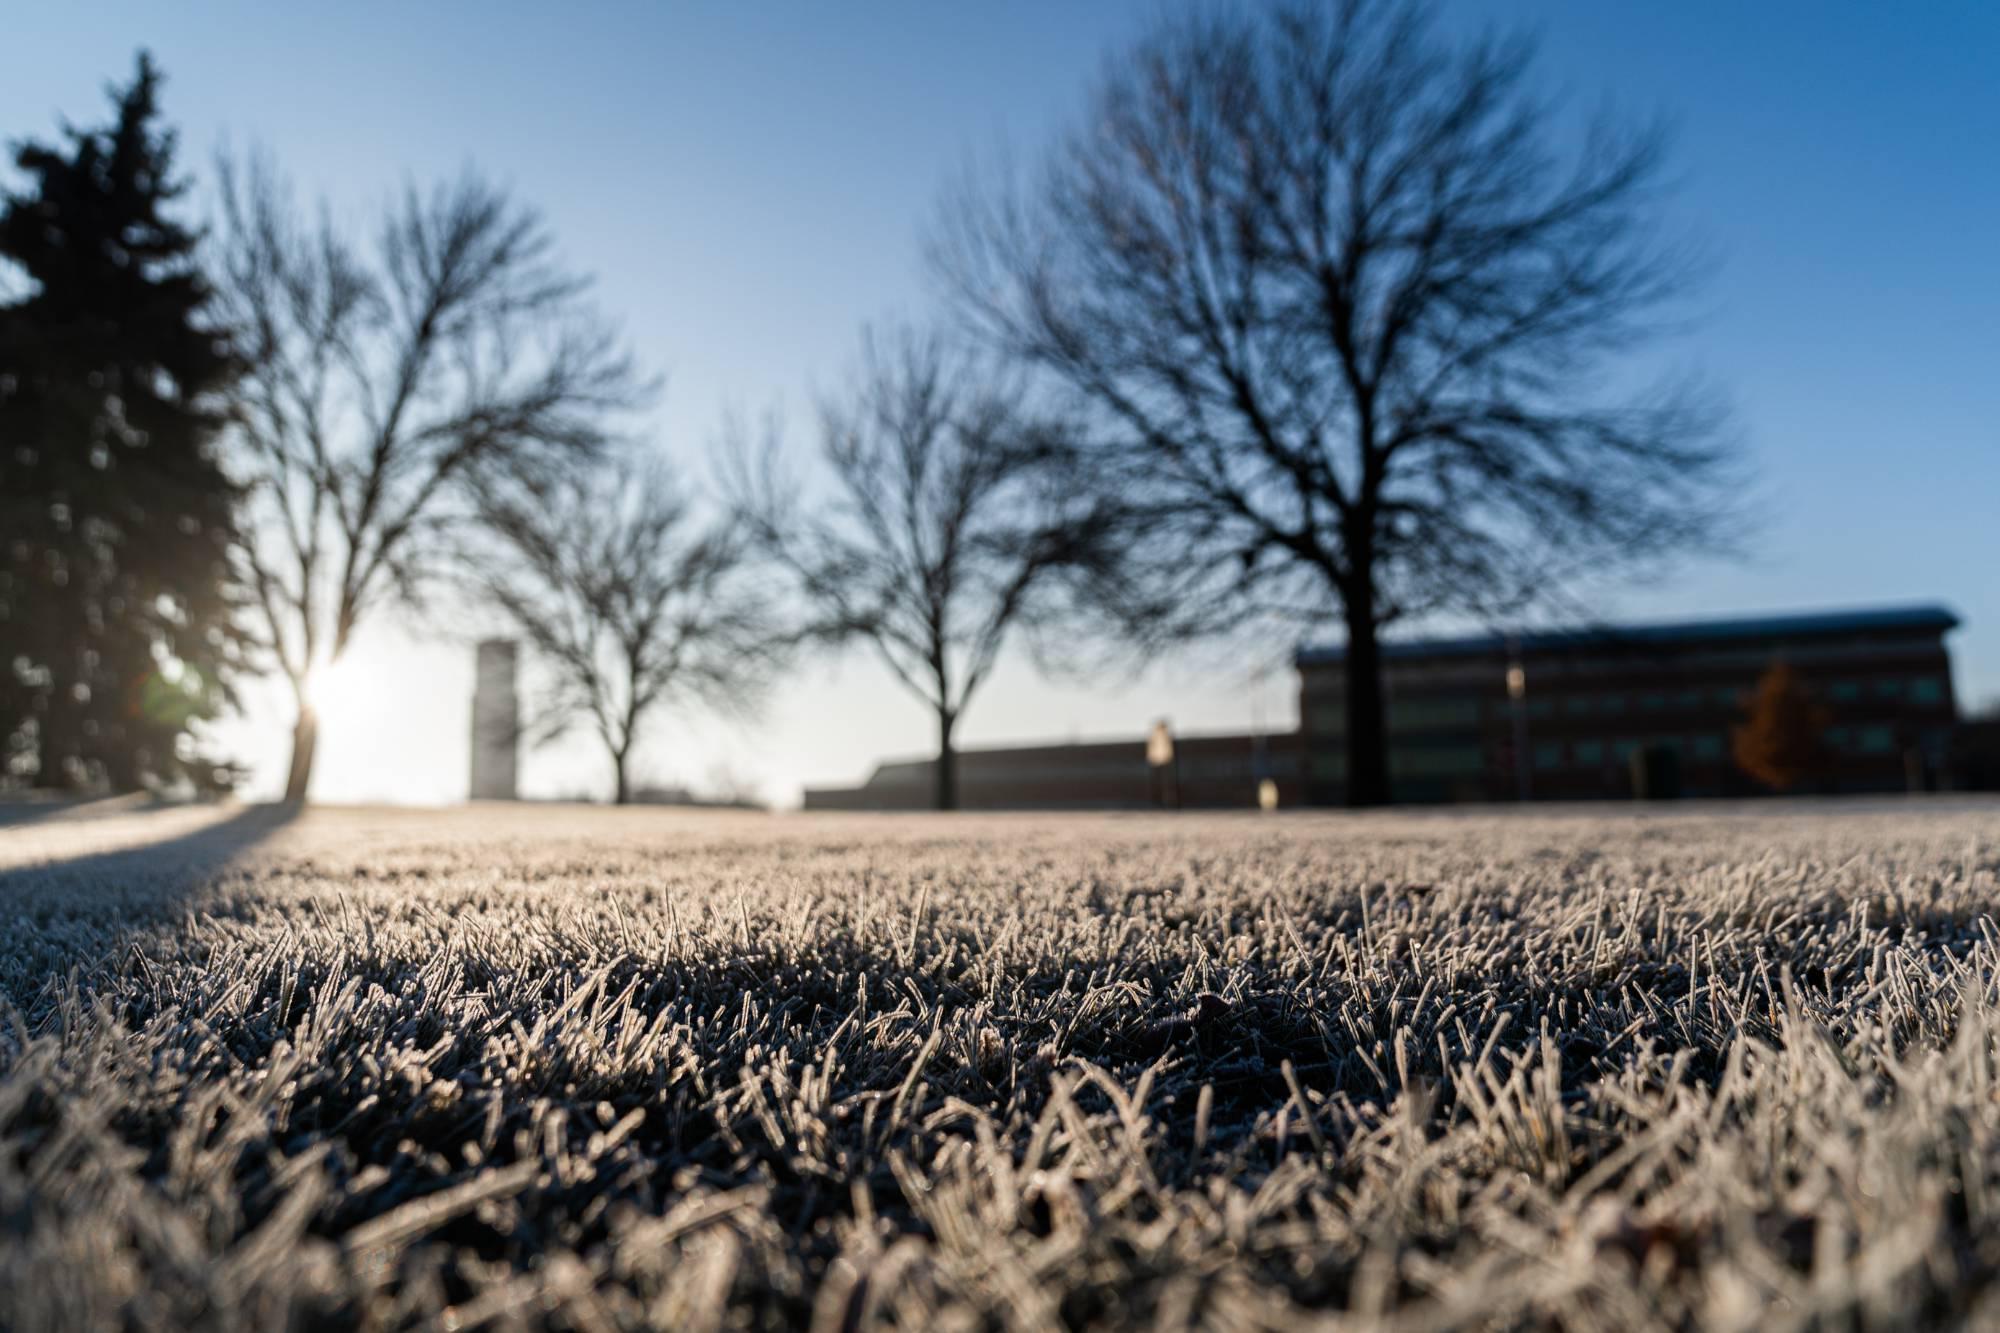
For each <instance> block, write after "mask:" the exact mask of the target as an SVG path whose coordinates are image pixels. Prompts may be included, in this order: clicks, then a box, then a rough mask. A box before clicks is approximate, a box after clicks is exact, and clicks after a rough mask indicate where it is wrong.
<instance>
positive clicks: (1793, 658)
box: [805, 606, 1958, 810]
mask: <svg viewBox="0 0 2000 1333" xmlns="http://www.w3.org/2000/svg"><path fill="white" fill-rule="evenodd" d="M1957 624H1958V619H1957V617H1956V616H1954V615H1953V614H1952V613H1951V612H1950V611H1948V610H1946V609H1944V608H1942V607H1938V606H1903V607H1888V608H1879V609H1871V610H1859V611H1835V612H1822V613H1813V614H1807V615H1779V616H1757V617H1743V618H1735V619H1723V620H1703V621H1681V622H1672V623H1665V624H1643V625H1602V626H1590V627H1584V628H1576V629H1567V630H1543V631H1535V632H1527V633H1522V634H1518V635H1473V636H1466V637H1456V638H1431V639H1415V640H1404V641H1397V642H1391V643H1387V644H1385V645H1384V647H1383V678H1384V687H1385V691H1386V696H1387V711H1388V718H1387V721H1388V728H1389V778H1390V788H1391V796H1392V798H1393V799H1394V800H1396V801H1398V802H1405V803H1412V804H1417V803H1434V802H1446V801H1512V800H1516V799H1519V798H1520V797H1521V796H1522V795H1527V796H1529V797H1531V798H1533V799H1537V800H1591V799H1604V798H1629V797H1632V796H1639V795H1647V796H1672V795H1682V796H1690V797H1713V796H1738V795H1753V794H1756V793H1758V792H1761V791H1762V790H1763V789H1762V788H1761V787H1759V786H1757V784H1756V783H1754V782H1753V781H1752V780H1751V779H1750V778H1748V777H1747V776H1745V775H1744V774H1743V773H1742V772H1740V771H1739V770H1738V769H1737V767H1736V765H1735V763H1734V762H1733V761H1732V759H1731V758H1730V733H1731V730H1732V728H1734V727H1735V726H1737V725H1738V724H1740V723H1741V722H1742V721H1743V720H1744V709H1745V705H1746V703H1747V702H1748V699H1749V696H1750V694H1751V692H1752V691H1753V690H1754V689H1755V687H1756V684H1757V680H1758V678H1759V677H1760V676H1761V675H1762V674H1763V673H1764V672H1765V671H1766V670H1767V669H1768V668H1769V667H1770V666H1771V664H1772V663H1773V662H1776V661H1779V660H1783V661H1785V662H1787V663H1789V664H1790V665H1791V666H1792V667H1793V668H1794V669H1795V670H1796V671H1797V672H1798V673H1799V675H1800V676H1802V677H1803V678H1804V680H1805V682H1806V684H1807V687H1808V688H1809V689H1810V690H1811V691H1812V692H1813V694H1814V695H1815V697H1816V698H1817V700H1818V701H1819V703H1820V704H1821V705H1822V706H1823V707H1824V708H1825V709H1826V711H1827V713H1828V717H1829V724H1828V729H1827V733H1826V741H1827V747H1828V751H1829V761H1830V762H1829V765H1828V768H1827V770H1826V772H1825V773H1824V774H1823V775H1821V776H1820V777H1819V778H1817V779H1815V780H1814V781H1813V782H1812V783H1810V784H1808V785H1807V786H1806V787H1804V788H1802V790H1807V791H1816V792H1889V791H1904V790H1908V789H1910V788H1911V787H1912V786H1927V787H1928V786H1941V785H1947V784H1948V782H1949V777H1948V775H1947V763H1948V760H1949V757H1950V755H1951V753H1952V734H1953V729H1954V726H1955V724H1956V722H1957V707H1956V703H1955V700H1954V697H1953V691H1952V677H1951V658H1950V654H1949V652H1948V651H1947V650H1946V647H1945V643H1944V636H1945V634H1946V632H1948V631H1949V630H1951V629H1952V628H1953V627H1955V626H1956V625H1957ZM1344 659H1345V654H1344V651H1343V650H1342V648H1341V647H1339V646H1338V645H1335V646H1329V647H1306V648H1303V649H1301V650H1300V651H1299V653H1298V654H1297V658H1296V662H1297V666H1298V669H1299V721H1300V725H1299V730H1298V731H1296V732H1291V733H1282V734H1278V735H1269V736H1244V735H1236V736H1184V737H1177V738H1176V741H1175V764H1174V767H1173V769H1172V770H1171V772H1170V773H1166V774H1162V773H1159V772H1156V771H1155V770H1154V769H1153V768H1151V767H1150V766H1149V765H1148V764H1147V762H1146V742H1145V740H1144V738H1140V737H1135V738H1133V739H1131V740H1124V741H1105V742H1094V743H1088V744H1075V745H1037V746H1014V747H1000V748H990V749H973V750H964V751H961V752H960V755H959V794H960V804H961V805H962V806H963V807H964V808H965V809H968V810H1005V809H1079V810H1083V809H1094V810H1115V809H1144V808H1147V807H1151V806H1158V805H1171V804H1175V803H1176V802H1175V800H1174V799H1173V789H1172V786H1171V785H1170V784H1172V783H1174V782H1175V781H1176V780H1177V783H1178V804H1180V805H1182V806H1185V807H1188V808H1212V809H1227V808H1231V807H1240V808H1252V807H1254V806H1255V805H1256V804H1257V799H1258V795H1257V793H1258V786H1259V784H1260V782H1261V781H1263V780H1265V779H1269V780H1270V781H1272V782H1273V783H1275V784H1276V786H1277V792H1278V801H1279V804H1280V805H1281V806H1286V807H1290V806H1295V805H1339V804H1341V802H1342V800H1343V798H1344V797H1345V794H1346V793H1345V782H1346V771H1347V755H1346V713H1345V690H1346V677H1345V672H1344ZM1510 676H1512V677H1513V679H1515V680H1516V681H1518V686H1519V688H1518V695H1517V694H1516V692H1515V691H1514V690H1512V689H1510V687H1509V679H1510ZM1635 761H1636V762H1635ZM931 772H932V761H930V760H927V759H912V760H903V761H897V762H891V763H885V764H883V765H881V766H880V767H879V768H877V769H876V770H875V773H874V774H873V776H871V777H870V778H869V780H868V781H867V782H866V783H864V784H863V785H862V786H859V787H851V788H838V789H819V790H811V791H808V792H806V795H805V804H806V808H807V809H842V810H920V809H926V808H928V807H929V805H930V800H931V793H932V783H931Z"/></svg>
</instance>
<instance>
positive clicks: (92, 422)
mask: <svg viewBox="0 0 2000 1333" xmlns="http://www.w3.org/2000/svg"><path fill="white" fill-rule="evenodd" d="M159 88H160V75H159V72H158V70H157V69H156V68H155V67H154V65H153V63H152V61H151V60H150V59H149V58H148V57H146V56H145V55H144V54H141V55H140V56H139V58H138V68H137V71H136V72H135V73H134V75H133V78H132V81H131V83H130V84H128V85H126V86H125V87H124V88H122V89H113V90H112V94H111V96H112V100H113V102H114V104H115V107H116V116H115V119H114V120H113V122H112V123H111V124H110V125H107V126H104V127H102V128H96V129H70V130H68V131H67V139H68V142H67V144H66V145H64V146H63V147H60V148H57V147H51V146H48V145H45V144H39V143H28V144H25V145H23V146H22V147H21V148H20V149H19V150H18V152H17V154H16V162H17V163H18V165H19V166H20V168H21V170H22V171H23V172H25V173H26V174H27V176H28V178H29V184H28V187H27V188H26V189H24V190H22V191H21V192H19V193H10V194H8V195H7V196H6V198H5V201H4V205H0V259H4V260H5V261H7V262H8V263H10V264H11V265H12V266H14V267H15V268H17V269H18V271H19V273H20V275H21V276H22V277H24V278H25V279H26V283H25V291H24V292H23V293H22V294H21V295H20V296H19V297H18V298H17V299H14V300H12V301H8V302H7V303H5V304H4V305H0V643H4V645H5V661H4V662H0V735H4V736H5V737H6V741H7V751H8V754H7V756H6V758H7V769H8V770H11V771H12V772H13V773H14V774H15V776H16V777H23V778H27V779H28V780H30V781H33V782H35V783H37V784H40V785H45V786H60V787H69V788H79V789H97V788H107V787H108V788H111V789H115V790H130V789H134V788H137V787H140V786H144V785H152V784H161V783H172V782H175V781H179V780H182V779H186V780H190V781H192V782H194V783H195V784H196V785H197V786H200V787H208V786H211V785H214V784H217V783H226V782H227V781H228V780H229V778H230V774H229V773H228V771H227V770H226V768H224V767H222V766H218V765H217V764H215V763H214V762H213V761H210V760H205V759H203V758H202V757H201V756H200V755H199V754H198V752H197V749H196V747H195V743H194V740H193V738H192V736H191V734H190V728H191V727H192V726H193V725H194V724H196V723H197V722H199V721H200V720H202V719H205V718H209V717H212V716H214V715H215V714H216V713H217V712H218V711H219V710H220V709H221V708H222V707H223V706H224V705H225V704H226V703H227V701H228V698H229V682H230V678H231V675H232V672H233V671H234V669H235V668H236V667H237V666H238V665H240V651H239V650H240V647H241V645H240V643H239V642H238V640H237V638H236V636H235V635H234V633H233V632H232V629H231V616H232V609H233V608H232V605H231V601H230V596H229V591H228V586H229V585H228V579H227V575H228V550H229V545H230V542H231V538H232V533H233V530H234V528H233V521H234V520H233V505H234V502H235V500H236V492H235V489H234V488H233V487H232V485H231V484H230V482H229V480H228V479H227V477H226V476H225V475H224V473H223V471H222V467H221V463H220V460H219V456H218V451H217V447H216V442H217V433H218V428H219V426H220V423H221V419H222V418H221V402H220V397H219V395H220V394H221V393H222V392H223V390H224V389H225V388H226V387H227V386H228V385H229V384H230V382H231V380H232V379H233V377H234V376H235V374H236V370H237V366H236V363H235V362H234V360H233V359H232V358H231V356H230V353H229V349H228V344H227V341H226V340H225V339H224V338H223V337H222V336H221V335H220V334H219V333H218V331H217V327H216V324H215V321H214V320H213V318H212V305H211V300H210V292H209V287H208V284H207V283H206V281H205V280H204V279H203V277H202V274H201V271H200V269H199V268H198V266H197V264H196V262H195V251H196V246H197V241H198V237H197V236H196V234H195V233H194V232H193V231H191V230H189V229H188V228H187V227H186V226H184V225H182V223H181V222H180V221H178V220H177V219H176V218H175V217H174V216H172V213H171V208H172V205H173V204H174V202H175V201H176V200H177V199H178V198H179V197H180V195H181V194H182V192H183V190H184V188H185V187H184V185H183V184H182V182H181V181H180V180H179V179H178V178H177V177H176V176H175V174H174V136H173V134H172V133H171V132H170V131H168V130H167V129H165V128H163V127H162V126H161V125H160V124H159V105H158V102H159ZM4 777H5V773H4V772H0V780H4Z"/></svg>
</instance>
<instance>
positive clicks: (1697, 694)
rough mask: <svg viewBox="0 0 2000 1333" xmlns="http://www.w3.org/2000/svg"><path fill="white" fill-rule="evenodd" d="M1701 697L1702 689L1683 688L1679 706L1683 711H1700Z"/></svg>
mask: <svg viewBox="0 0 2000 1333" xmlns="http://www.w3.org/2000/svg"><path fill="white" fill-rule="evenodd" d="M1702 698H1703V694H1702V691H1700V690H1683V691H1681V708H1682V710H1683V711H1685V712H1689V713H1696V712H1700V711H1701V701H1702Z"/></svg>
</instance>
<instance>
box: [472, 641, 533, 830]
mask: <svg viewBox="0 0 2000 1333" xmlns="http://www.w3.org/2000/svg"><path fill="white" fill-rule="evenodd" d="M516 661H517V650H516V647H515V643H514V641H513V640H512V639H485V640H482V641H481V642H480V644H479V649H478V657H477V659H476V661H475V665H474V669H473V686H472V784H471V794H472V799H473V800H475V801H511V800H513V799H514V798H515V796H516V794H517V787H518V783H517V779H518V777H519V765H520V748H521V703H520V699H519V697H518V696H517V695H516V693H515V676H516Z"/></svg>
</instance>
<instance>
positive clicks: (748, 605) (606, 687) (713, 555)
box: [462, 462, 795, 803]
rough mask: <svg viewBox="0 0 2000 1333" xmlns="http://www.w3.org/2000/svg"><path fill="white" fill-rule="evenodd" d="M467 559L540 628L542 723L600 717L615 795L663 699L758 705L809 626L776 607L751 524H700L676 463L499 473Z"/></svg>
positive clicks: (516, 615) (510, 608)
mask: <svg viewBox="0 0 2000 1333" xmlns="http://www.w3.org/2000/svg"><path fill="white" fill-rule="evenodd" d="M478 496H479V503H478V513H479V518H480V527H479V529H478V530H477V532H476V533H475V534H473V535H472V537H471V539H470V540H469V542H468V544H467V549H466V551H465V559H464V561H463V565H462V569H463V574H464V577H466V578H467V579H468V580H469V581H470V583H471V584H472V586H473V588H474V590H475V591H476V592H477V593H478V594H479V595H480V596H481V597H482V598H483V599H484V600H485V601H486V602H487V603H488V604H490V605H492V606H494V607H496V608H497V609H499V610H500V611H501V612H502V613H503V614H504V615H505V616H506V617H507V619H508V620H509V621H510V622H512V624H513V625H514V626H515V627H516V628H517V629H518V630H519V632H520V633H521V634H522V635H523V637H524V638H525V639H526V640H527V643H528V646H529V648H530V650H531V652H532V654H533V657H534V658H535V659H536V661H537V664H538V666H539V668H540V674H541V676H542V677H543V679H544V682H545V688H544V689H543V691H542V694H541V698H540V699H539V701H538V703H537V705H536V707H535V708H534V710H533V712H532V721H531V728H532V730H533V732H534V733H535V737H536V738H537V739H547V738H550V737H553V736H555V735H558V734H561V733H562V732H563V731H566V730H568V729H569V728H570V727H571V726H573V725H575V724H577V723H578V722H584V723H587V724H588V725H589V726H590V728H591V729H592V730H593V731H594V732H595V733H596V735H597V737H598V739H599V741H600V742H601V743H602V744H603V745H604V747H605V752H606V754H607V755H608V756H609V758H610V760H611V763H612V768H613V772H614V775H615V777H616V799H617V800H618V801H620V802H621V803H622V802H624V801H625V800H626V799H628V798H629V796H630V793H631V787H630V765H631V758H632V755H633V753H634V750H635V748H636V747H637V746H638V744H639V743H640V740H641V739H642V733H643V731H644V729H645V727H646V725H647V724H648V723H649V722H650V721H651V720H652V718H653V717H654V716H655V715H656V714H657V713H658V712H659V711H660V710H661V709H663V708H669V707H689V706H697V705H699V706H704V707H710V708H721V709H725V710H731V711H742V710H746V709H748V708H750V707H752V706H754V705H755V704H756V703H757V702H758V701H759V700H760V699H761V698H762V697H763V695H764V694H765V692H766V691H767V690H768V688H769V686H770V683H771V680H772V678H773V676H774V674H775V672H776V671H777V669H778V667H779V666H780V664H781V663H782V662H783V661H784V659H785V656H786V653H787V651H788V649H789V648H790V646H791V644H792V643H793V641H794V637H795V636H794V634H793V633H792V632H791V630H790V629H789V628H788V627H787V626H785V625H784V624H783V623H781V621H780V620H779V618H778V616H777V614H776V613H775V612H774V611H773V609H772V607H773V598H772V595H771V590H770V589H769V588H768V587H765V586H763V582H762V580H760V578H759V577H758V571H757V567H756V564H755V562H754V560H753V554H754V552H753V548H752V545H751V543H750V541H749V539H748V538H749V534H748V532H747V531H746V529H745V528H744V526H743V525H742V524H741V523H740V522H738V521H736V520H734V519H724V520H722V521H719V522H716V523H713V524H710V525H707V526H701V525H699V524H698V523H697V520H696V518H695V515H694V513H693V507H692V505H691V503H690V501H689V498H688V496H687V495H686V494H685V492H684V491H683V489H682V488H681V486H680V485H679V483H678V482H677V481H676V479H675V478H674V476H673V474H672V473H671V472H670V471H668V470H667V469H666V467H665V466H664V465H662V464H658V463H654V464H651V465H648V466H637V465H634V464H632V463H630V462H620V463H618V464H617V465H614V466H610V467H606V468H602V469H599V470H597V471H594V472H590V473H585V474H579V475H575V476H571V477H566V478H562V479H560V480H558V481H557V482H555V483H554V484H542V483H536V482H530V483H524V482H522V481H520V480H519V479H512V480H501V479H497V478H489V479H486V480H484V481H482V483H481V484H480V486H479V488H478Z"/></svg>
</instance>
